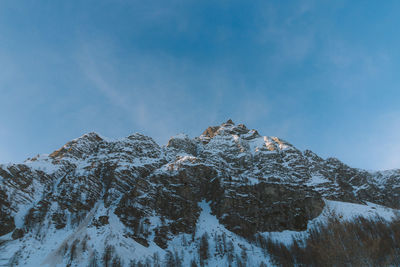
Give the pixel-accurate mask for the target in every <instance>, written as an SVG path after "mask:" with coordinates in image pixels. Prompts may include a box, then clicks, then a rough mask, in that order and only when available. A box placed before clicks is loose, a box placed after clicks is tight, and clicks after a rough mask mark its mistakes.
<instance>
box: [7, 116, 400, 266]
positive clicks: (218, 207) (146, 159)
mask: <svg viewBox="0 0 400 267" xmlns="http://www.w3.org/2000/svg"><path fill="white" fill-rule="evenodd" d="M399 181H400V171H399V170H393V171H387V172H367V171H364V170H359V169H355V168H351V167H349V166H347V165H345V164H343V163H342V162H340V161H339V160H337V159H333V158H329V159H326V160H325V159H322V158H320V157H318V156H317V155H316V154H314V153H313V152H311V151H300V150H298V149H297V148H295V147H294V146H293V145H291V144H289V143H288V142H286V141H283V140H281V139H279V138H277V137H267V136H261V135H260V134H259V133H258V132H257V131H256V130H250V129H247V128H246V126H244V125H243V124H239V125H235V124H234V123H233V122H232V121H230V120H229V121H227V122H226V123H223V124H222V125H220V126H214V127H209V128H207V129H206V130H205V131H204V133H203V134H202V135H200V136H199V137H196V138H194V139H190V138H189V137H187V136H186V135H178V136H176V137H173V138H171V139H170V140H169V142H168V144H167V145H166V146H163V147H160V146H159V145H158V144H156V143H155V142H154V141H153V140H152V139H151V138H150V137H146V136H143V135H141V134H134V135H131V136H129V137H127V138H124V139H122V140H108V139H105V138H102V137H101V136H99V135H97V134H96V133H89V134H86V135H84V136H82V137H80V138H78V139H75V140H73V141H71V142H69V143H67V144H66V145H64V146H63V147H62V148H60V149H59V150H57V151H55V152H53V153H51V154H50V155H43V156H38V157H36V158H33V159H29V160H27V161H26V162H25V163H24V164H9V165H0V236H2V237H1V238H2V239H1V240H2V241H0V254H1V255H2V256H1V257H0V258H1V259H0V264H2V263H3V264H6V265H7V264H8V265H21V266H25V265H27V264H28V265H29V264H30V265H32V266H38V265H35V264H45V265H46V264H47V265H50V266H56V265H60V266H64V265H70V266H86V265H90V264H92V266H96V264H97V265H100V266H101V265H106V266H108V264H114V265H115V266H118V264H120V265H126V266H129V264H131V265H134V264H136V263H138V262H139V261H141V263H140V264H142V263H143V264H145V262H146V261H151V264H150V263H149V265H157V264H156V263H157V262H158V263H159V264H160V265H163V264H167V263H168V262H169V263H171V262H173V263H175V265H179V264H178V263H179V262H182V261H183V263H187V264H189V263H191V264H193V263H195V264H200V265H201V264H203V265H204V264H207V261H206V262H204V259H202V256H201V255H203V256H204V255H205V254H199V255H200V256H195V255H197V254H196V253H195V252H194V251H197V250H198V249H200V248H201V247H202V243H201V242H203V241H202V240H203V239H204V238H203V236H204V235H206V234H207V231H205V230H204V229H203V228H202V226H201V220H202V219H201V218H203V217H202V216H205V218H206V219H204V220H206V221H207V220H211V219H210V218H214V219H212V220H214V221H215V222H216V223H217V224H218V225H219V226H218V227H217V228H218V230H215V231H214V232H212V231H211V232H212V233H213V234H214V237H213V238H214V239H215V240H219V239H220V238H221V240H222V239H223V238H226V236H223V235H222V233H224V234H225V233H228V234H229V235H232V236H235V238H236V237H237V238H238V239H235V240H242V241H240V242H244V243H246V242H251V241H252V240H254V239H255V237H256V236H257V235H258V234H260V233H265V232H275V231H283V230H292V231H303V230H306V229H307V225H308V223H309V221H311V220H313V219H315V218H316V217H318V216H319V215H320V214H321V212H322V211H323V210H324V206H325V202H326V200H337V201H345V202H352V203H358V204H366V203H368V202H373V203H376V204H381V205H384V206H387V207H391V208H399V204H400V201H399V200H400V199H399V193H400V191H399V190H400V189H399V188H400V187H398V185H399ZM201 203H203V204H201ZM206 210H209V214H208V215H207V216H208V217H207V216H206V215H204V212H205V211H206ZM202 214H203V215H202ZM207 218H208V219H207ZM204 220H203V221H204ZM214 221H213V222H214ZM210 227H211V226H210ZM211 228H212V227H211ZM217 228H216V229H217ZM202 231H203V232H202ZM200 235H201V236H200ZM177 238H179V240H181V241H180V242H181V243H182V244H180V245H179V247H183V248H184V249H183V250H184V251H183V252H181V254H182V255H183V256H182V255H180V256H179V255H178V254H179V252H178V253H177V254H176V253H175V254H174V250H175V248H176V247H177V245H176V244H177V242H178V241H177ZM202 238H203V239H202ZM231 238H233V237H231ZM183 240H185V241H183ZM224 240H225V239H224ZM232 240H233V239H232ZM221 242H222V241H221ZM223 242H225V243H226V241H223ZM240 242H239V241H237V243H235V244H233V245H232V246H231V248H236V249H237V250H239V249H240V250H244V251H246V249H245V247H246V246H247V245H246V246H245V245H242V246H240ZM244 243H243V244H244ZM37 244H40V245H39V247H41V251H39V248H34V247H32V245H35V246H36V245H37ZM246 244H248V243H246ZM226 246H228V245H226ZM203 248H204V244H203ZM246 248H247V247H246ZM254 251H256V249H254V248H253V253H256V252H254ZM175 252H176V250H175ZM256 254H257V253H256ZM4 255H5V256H4ZM156 255H158V256H156ZM185 255H186V256H185ZM187 255H189V256H188V257H191V259H189V260H188V259H187ZM229 255H230V254H229V253H228V252H227V251H225V252H224V253H222V252H221V253H220V254H218V253H217V249H216V250H215V253H214V255H208V256H207V255H206V256H207V257H206V260H207V259H208V260H209V262H208V263H210V258H213V257H214V258H218V257H220V258H221V259H225V258H226V261H227V262H228V263H229ZM161 257H162V258H164V257H165V258H166V259H165V260H164V259H162V260H161V259H160V258H161ZM182 257H183V258H182ZM260 257H262V256H260ZM264 257H266V256H265V255H264ZM149 259H150V260H149ZM2 261H3V262H2ZM246 261H247V260H246ZM216 262H217V261H216ZM232 262H233V260H231V261H230V263H232ZM260 262H261V261H260ZM260 262H257V264H260ZM236 263H237V264H238V261H237V260H236ZM247 263H249V262H247ZM211 265H212V264H211Z"/></svg>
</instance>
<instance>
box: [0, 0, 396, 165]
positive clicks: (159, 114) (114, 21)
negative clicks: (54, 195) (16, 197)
mask: <svg viewBox="0 0 400 267" xmlns="http://www.w3.org/2000/svg"><path fill="white" fill-rule="evenodd" d="M0 5H1V7H2V8H1V9H0V41H1V45H0V59H1V60H0V70H1V73H0V92H1V93H2V98H1V99H0V103H2V105H1V106H0V111H1V113H0V122H1V124H2V126H1V127H3V128H4V129H7V132H8V134H7V135H6V136H4V135H3V136H2V141H1V142H3V143H1V142H0V154H2V155H4V156H3V157H9V158H10V159H11V160H16V159H18V160H23V159H24V158H26V157H27V156H30V155H32V154H36V153H44V152H51V150H54V149H56V148H57V147H58V146H61V145H62V144H63V143H65V142H67V141H69V140H70V139H72V138H75V137H77V136H79V135H82V134H83V133H84V132H87V131H97V132H99V133H101V134H103V135H106V136H110V137H121V136H126V135H128V134H131V133H132V132H141V133H144V134H147V135H149V136H152V137H154V138H155V139H156V140H157V142H158V143H160V144H165V143H166V142H167V140H168V138H169V137H170V136H172V135H174V134H177V133H179V132H185V133H188V134H189V135H191V136H197V135H199V134H200V133H201V132H202V131H203V130H204V128H206V127H207V126H209V125H215V124H220V123H221V122H223V121H225V120H227V119H228V118H232V119H233V120H234V121H236V122H238V123H239V122H240V123H245V124H246V125H247V126H248V127H250V128H256V129H258V130H259V132H260V133H261V134H263V135H274V136H279V137H281V138H283V139H286V140H288V141H289V142H291V143H293V144H294V145H296V146H297V147H299V148H301V149H312V150H313V151H315V152H316V153H318V154H320V155H322V156H324V157H328V156H335V157H338V158H339V159H341V160H343V161H344V162H346V163H348V164H350V165H354V166H355V167H362V168H372V169H382V168H394V167H396V166H397V165H398V160H397V157H396V156H395V155H396V153H397V146H396V145H395V144H396V142H398V141H397V136H396V135H394V134H393V132H394V131H396V130H397V129H395V127H394V126H393V125H396V123H397V120H396V119H395V117H393V116H388V115H386V114H397V113H396V112H398V103H397V101H396V99H397V98H398V97H399V93H398V90H397V89H398V84H399V83H400V80H399V78H398V75H397V73H396V70H397V69H398V68H399V66H398V63H397V62H400V60H399V56H400V55H399V54H398V53H397V52H396V51H397V50H398V49H397V48H398V45H399V43H400V40H399V38H398V37H397V36H398V35H396V34H393V33H394V32H393V29H394V28H396V27H394V26H396V25H397V26H398V22H397V14H398V12H397V11H398V10H399V9H400V7H399V5H398V4H396V2H394V1H385V3H381V4H380V5H379V6H373V5H370V4H369V3H367V2H366V3H364V4H363V5H360V4H355V3H351V2H345V1H335V2H328V1H293V2H291V3H290V4H288V3H285V2H271V1H268V2H266V1H252V2H251V3H247V2H246V3H245V2H241V1H229V2H227V1H221V2H215V1H201V2H198V1H172V2H168V3H167V2H165V1H146V2H143V1H112V2H110V1H105V0H104V1H96V4H95V5H94V4H93V3H92V2H90V1H88V2H80V3H74V4H71V3H69V2H65V3H62V4H59V3H58V4H55V3H53V2H46V3H45V2H40V1H39V3H37V4H36V3H35V4H34V5H33V4H27V5H26V6H21V5H17V4H16V3H14V2H12V1H9V2H7V1H3V2H2V3H1V4H0ZM7 10H8V12H6V11H7ZM11 11H12V12H11ZM10 14H13V15H12V16H10ZM3 59H4V60H3ZM383 122H385V123H383ZM375 125H378V126H376V128H374V127H375ZM380 136H381V137H382V136H383V137H384V138H380ZM6 139H7V141H4V140H6ZM378 139H379V140H380V141H379V142H380V145H379V146H375V145H372V144H373V141H371V140H378ZM6 142H7V144H6ZM11 148H12V149H11ZM383 148H385V149H383ZM11 152H12V153H11ZM11 154H13V155H11ZM14 154H15V155H14ZM365 155H368V156H365ZM0 160H1V159H0ZM3 161H7V160H3ZM397 167H400V166H397Z"/></svg>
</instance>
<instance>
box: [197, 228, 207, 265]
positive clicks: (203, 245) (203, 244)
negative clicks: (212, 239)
mask: <svg viewBox="0 0 400 267" xmlns="http://www.w3.org/2000/svg"><path fill="white" fill-rule="evenodd" d="M208 246H209V245H208V234H207V233H204V234H203V235H202V236H201V238H200V244H199V258H200V265H201V266H203V265H204V263H205V262H206V261H207V259H208V258H209V248H208Z"/></svg>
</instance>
